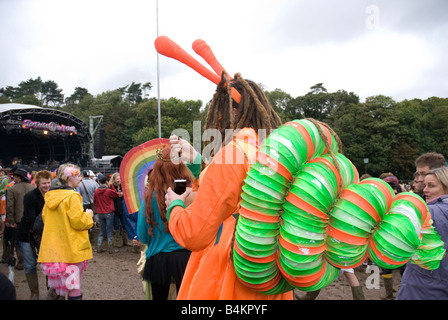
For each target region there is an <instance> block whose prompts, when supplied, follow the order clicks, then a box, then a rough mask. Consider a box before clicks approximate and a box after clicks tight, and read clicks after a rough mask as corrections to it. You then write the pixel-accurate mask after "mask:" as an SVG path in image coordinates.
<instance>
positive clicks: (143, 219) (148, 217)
mask: <svg viewBox="0 0 448 320" xmlns="http://www.w3.org/2000/svg"><path fill="white" fill-rule="evenodd" d="M170 152H171V147H169V146H167V147H165V148H164V149H163V150H159V152H158V154H157V159H156V161H155V162H154V167H153V169H152V172H151V175H150V177H149V181H148V187H147V189H146V191H145V194H144V201H143V203H142V206H141V208H140V211H139V215H138V222H137V235H138V237H139V239H140V241H141V242H142V243H144V244H146V245H148V248H147V250H146V264H145V268H144V271H143V279H144V280H145V281H146V282H147V283H148V284H150V285H151V291H152V297H153V300H167V298H168V293H169V289H170V285H171V282H172V279H174V282H175V284H176V288H177V290H179V288H180V284H181V282H182V278H183V275H184V271H185V268H186V266H187V262H188V259H189V257H190V251H188V250H186V249H184V248H183V247H181V246H180V245H179V244H178V243H176V241H175V240H174V239H173V237H172V235H171V234H170V232H169V230H168V221H167V210H166V204H165V194H166V191H167V189H168V188H172V189H173V188H174V180H176V179H185V180H187V186H190V185H191V183H192V181H193V176H192V174H191V173H190V171H189V170H188V169H187V167H186V166H185V164H183V163H181V164H175V163H173V162H172V161H171V159H170ZM147 289H148V288H147Z"/></svg>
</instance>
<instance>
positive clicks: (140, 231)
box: [137, 193, 183, 260]
mask: <svg viewBox="0 0 448 320" xmlns="http://www.w3.org/2000/svg"><path fill="white" fill-rule="evenodd" d="M151 206H152V209H153V210H154V220H155V222H157V224H158V226H157V225H155V226H154V228H153V230H152V232H153V233H154V237H151V236H150V235H149V234H148V230H149V223H148V222H147V221H146V205H145V202H144V201H142V205H141V207H140V211H139V212H138V220H137V236H138V237H139V239H140V241H141V242H142V243H144V244H147V245H148V249H146V260H148V259H149V258H150V257H152V256H155V255H156V254H158V253H160V252H172V251H175V250H180V249H183V248H182V247H181V246H180V245H178V244H177V242H176V241H174V239H173V236H172V235H171V234H170V233H167V232H166V231H165V227H164V225H163V222H162V218H161V217H160V213H159V207H158V205H157V200H156V197H155V193H153V195H152V200H151Z"/></svg>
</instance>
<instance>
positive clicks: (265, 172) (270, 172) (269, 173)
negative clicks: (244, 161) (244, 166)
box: [250, 162, 291, 186]
mask: <svg viewBox="0 0 448 320" xmlns="http://www.w3.org/2000/svg"><path fill="white" fill-rule="evenodd" d="M253 170H255V171H258V173H259V174H260V175H262V176H266V177H268V178H269V179H272V180H274V181H275V182H277V183H279V184H282V185H284V186H289V184H290V183H291V181H289V180H288V179H286V178H285V177H283V176H282V175H281V174H280V173H278V172H277V171H275V170H274V169H271V168H269V167H267V166H265V165H264V164H262V163H260V162H255V163H253V164H252V165H251V167H250V171H253Z"/></svg>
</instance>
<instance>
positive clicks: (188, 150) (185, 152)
mask: <svg viewBox="0 0 448 320" xmlns="http://www.w3.org/2000/svg"><path fill="white" fill-rule="evenodd" d="M170 145H171V154H170V156H171V159H177V158H178V155H179V152H180V154H181V156H180V160H182V161H185V162H189V163H193V161H194V159H195V158H196V156H197V154H198V152H197V151H196V150H195V149H194V148H193V146H192V145H191V144H189V143H188V141H186V140H184V139H181V138H179V137H178V136H176V135H174V134H173V135H172V136H171V137H170Z"/></svg>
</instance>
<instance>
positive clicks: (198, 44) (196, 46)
mask: <svg viewBox="0 0 448 320" xmlns="http://www.w3.org/2000/svg"><path fill="white" fill-rule="evenodd" d="M193 50H194V52H196V53H197V54H198V55H200V56H201V57H202V58H203V59H204V60H205V61H206V62H207V63H208V64H209V65H210V66H211V67H212V69H213V70H214V71H215V73H216V74H217V75H218V76H221V74H222V72H223V71H225V72H226V73H227V74H228V75H229V73H228V72H227V71H226V70H225V69H224V67H223V66H222V65H221V64H220V63H219V61H218V59H216V57H215V55H214V53H213V51H212V49H211V48H210V46H209V45H208V44H207V43H206V42H205V41H204V40H202V39H197V40H195V41H194V42H193ZM229 77H230V75H229ZM230 79H232V77H230Z"/></svg>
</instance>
